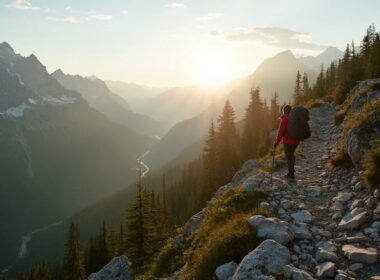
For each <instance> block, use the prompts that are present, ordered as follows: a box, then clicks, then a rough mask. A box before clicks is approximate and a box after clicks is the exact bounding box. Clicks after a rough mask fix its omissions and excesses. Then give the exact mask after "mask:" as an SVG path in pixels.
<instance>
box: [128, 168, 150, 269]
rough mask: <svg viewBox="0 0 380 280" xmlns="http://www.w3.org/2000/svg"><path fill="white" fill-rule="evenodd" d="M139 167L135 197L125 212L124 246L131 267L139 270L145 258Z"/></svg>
mask: <svg viewBox="0 0 380 280" xmlns="http://www.w3.org/2000/svg"><path fill="white" fill-rule="evenodd" d="M142 188H143V187H142V177H141V166H140V176H139V182H138V184H137V195H136V199H135V201H134V202H133V203H132V204H130V206H129V207H128V210H127V231H126V245H127V248H126V249H127V250H126V251H127V254H128V257H129V258H131V260H132V262H133V266H135V267H136V268H139V267H141V266H143V265H144V263H145V261H146V257H147V244H146V242H147V227H146V224H145V213H144V211H145V209H144V198H143V189H142Z"/></svg>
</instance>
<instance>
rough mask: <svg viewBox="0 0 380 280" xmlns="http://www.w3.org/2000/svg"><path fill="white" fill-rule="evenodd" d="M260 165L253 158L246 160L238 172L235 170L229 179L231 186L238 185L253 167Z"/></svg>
mask: <svg viewBox="0 0 380 280" xmlns="http://www.w3.org/2000/svg"><path fill="white" fill-rule="evenodd" d="M260 166H261V165H260V164H259V163H258V162H257V161H255V160H253V159H250V160H247V161H246V162H245V163H244V164H243V166H242V167H241V169H240V170H239V171H238V172H236V173H235V175H234V177H233V178H232V180H231V183H232V186H233V187H237V186H239V185H240V184H241V183H242V181H243V180H244V178H245V177H246V176H247V174H248V173H249V172H252V171H254V170H255V169H257V168H259V167H260Z"/></svg>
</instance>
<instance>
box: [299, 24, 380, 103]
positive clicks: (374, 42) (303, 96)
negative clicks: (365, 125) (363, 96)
mask: <svg viewBox="0 0 380 280" xmlns="http://www.w3.org/2000/svg"><path fill="white" fill-rule="evenodd" d="M378 77H380V32H376V28H375V26H374V25H373V24H372V25H370V26H369V27H368V28H367V31H366V34H365V35H364V37H363V40H362V41H361V43H360V47H359V49H358V48H357V47H355V44H354V42H352V43H351V44H347V46H346V49H345V51H344V55H343V58H342V59H339V60H338V61H333V62H331V64H330V65H329V67H328V68H327V69H326V70H324V68H323V67H321V71H320V72H319V74H318V77H317V80H316V82H315V84H314V85H313V86H312V87H311V86H310V85H309V82H308V77H307V74H306V73H304V74H303V76H301V74H300V73H299V72H297V75H296V79H295V87H294V95H293V102H294V105H300V104H304V103H305V102H307V101H309V100H312V99H326V98H327V99H330V100H331V101H334V102H335V103H336V104H342V103H343V102H344V100H346V98H347V95H348V93H349V92H350V90H351V89H352V88H353V87H354V86H355V85H356V83H357V82H358V81H361V80H366V79H373V78H378Z"/></svg>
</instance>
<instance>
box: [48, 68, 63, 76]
mask: <svg viewBox="0 0 380 280" xmlns="http://www.w3.org/2000/svg"><path fill="white" fill-rule="evenodd" d="M51 75H52V76H54V77H62V76H66V75H65V73H64V72H63V71H62V69H60V68H59V69H57V70H55V71H54V72H53V73H51Z"/></svg>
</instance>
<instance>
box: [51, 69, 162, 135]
mask: <svg viewBox="0 0 380 280" xmlns="http://www.w3.org/2000/svg"><path fill="white" fill-rule="evenodd" d="M52 76H53V77H54V78H56V79H57V81H58V82H59V83H60V84H61V85H62V86H64V87H65V88H66V89H68V90H75V91H77V92H79V93H80V94H81V95H82V97H83V98H84V99H85V100H86V101H87V102H88V104H89V105H90V106H91V107H93V108H95V109H96V110H98V111H99V112H101V113H103V114H104V115H105V116H107V117H108V118H109V119H110V120H111V121H113V122H116V123H118V124H123V125H126V126H128V127H129V128H131V129H134V130H135V131H137V132H138V133H142V134H145V135H148V136H151V137H154V136H161V134H162V133H163V131H164V127H163V124H161V123H159V122H158V121H155V120H153V119H152V118H150V117H148V116H146V115H141V114H137V113H135V112H133V111H132V109H131V107H130V106H129V105H128V103H127V102H126V100H125V99H124V98H122V97H120V96H119V95H117V94H115V93H113V92H112V91H111V90H110V89H109V88H108V86H107V85H106V83H105V82H104V81H102V80H100V79H98V78H96V77H92V78H85V77H82V76H79V75H75V76H74V75H66V74H64V73H63V71H62V70H60V69H59V70H57V71H55V72H54V73H52Z"/></svg>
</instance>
